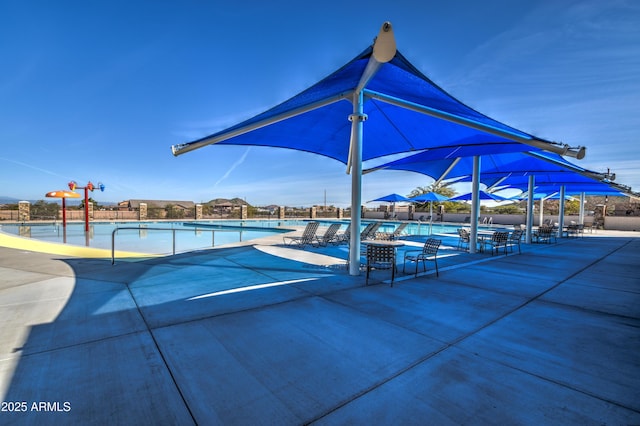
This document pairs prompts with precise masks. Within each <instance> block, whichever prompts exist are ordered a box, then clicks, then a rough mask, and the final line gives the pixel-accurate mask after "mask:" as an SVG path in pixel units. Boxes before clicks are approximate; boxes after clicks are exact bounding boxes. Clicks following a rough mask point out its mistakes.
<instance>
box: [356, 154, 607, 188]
mask: <svg viewBox="0 0 640 426" xmlns="http://www.w3.org/2000/svg"><path fill="white" fill-rule="evenodd" d="M513 145H514V144H506V145H497V146H492V145H484V146H464V147H455V148H451V147H447V148H435V149H429V150H426V151H423V152H420V153H418V154H414V155H410V156H408V157H404V158H401V159H399V160H396V161H392V162H389V163H386V164H382V165H379V166H377V167H375V168H372V169H368V170H365V171H364V173H369V172H371V171H375V170H405V171H411V172H416V173H422V174H425V175H427V176H430V177H432V178H433V179H434V180H436V181H438V180H442V179H452V178H456V179H459V180H460V181H468V180H470V179H471V176H472V174H473V157H474V156H480V157H481V161H480V170H479V172H480V177H481V181H482V183H485V184H487V185H488V186H491V185H493V184H495V183H496V182H497V181H499V180H500V179H503V178H505V177H509V176H529V175H539V174H548V173H562V174H565V173H566V174H568V173H571V174H578V175H582V176H590V177H591V178H596V179H601V178H602V177H603V176H602V175H601V174H599V173H596V172H592V171H590V170H587V169H584V168H582V167H580V166H577V165H575V164H573V163H571V162H569V161H567V160H565V159H564V158H562V157H561V156H560V155H557V154H553V153H549V152H543V151H540V150H533V151H532V150H529V149H528V147H526V146H524V145H520V146H519V147H515V146H513ZM501 148H502V149H505V150H506V151H500V149H501ZM518 148H521V149H520V150H519V151H516V150H517V149H518Z"/></svg>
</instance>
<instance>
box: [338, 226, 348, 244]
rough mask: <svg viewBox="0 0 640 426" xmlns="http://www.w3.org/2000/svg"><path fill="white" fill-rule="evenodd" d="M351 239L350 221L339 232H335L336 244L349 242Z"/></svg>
mask: <svg viewBox="0 0 640 426" xmlns="http://www.w3.org/2000/svg"><path fill="white" fill-rule="evenodd" d="M350 239H351V223H349V224H348V225H347V229H345V230H344V232H343V233H341V234H336V244H342V243H346V244H349V240H350Z"/></svg>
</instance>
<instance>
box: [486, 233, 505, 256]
mask: <svg viewBox="0 0 640 426" xmlns="http://www.w3.org/2000/svg"><path fill="white" fill-rule="evenodd" d="M508 240H509V233H508V232H503V231H496V232H494V233H493V234H492V235H491V238H490V239H482V240H480V241H479V243H480V244H482V245H483V246H484V247H485V248H486V247H487V246H489V247H491V255H492V256H493V252H494V251H495V252H496V254H497V253H498V250H500V249H501V248H504V254H507V241H508Z"/></svg>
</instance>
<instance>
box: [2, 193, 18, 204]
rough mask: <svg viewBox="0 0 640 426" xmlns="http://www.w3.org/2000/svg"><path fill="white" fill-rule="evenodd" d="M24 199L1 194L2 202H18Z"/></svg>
mask: <svg viewBox="0 0 640 426" xmlns="http://www.w3.org/2000/svg"><path fill="white" fill-rule="evenodd" d="M19 201H22V200H18V199H17V198H11V197H5V196H3V195H0V204H16V203H17V202H19Z"/></svg>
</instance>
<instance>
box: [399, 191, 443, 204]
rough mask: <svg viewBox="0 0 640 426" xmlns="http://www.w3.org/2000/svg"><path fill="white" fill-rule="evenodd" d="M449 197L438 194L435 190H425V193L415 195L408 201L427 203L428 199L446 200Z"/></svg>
mask: <svg viewBox="0 0 640 426" xmlns="http://www.w3.org/2000/svg"><path fill="white" fill-rule="evenodd" d="M448 199H449V198H447V197H445V196H444V195H440V194H438V193H437V192H427V193H426V194H421V195H418V196H416V197H412V198H409V201H414V202H417V203H427V202H429V201H447V200H448Z"/></svg>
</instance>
